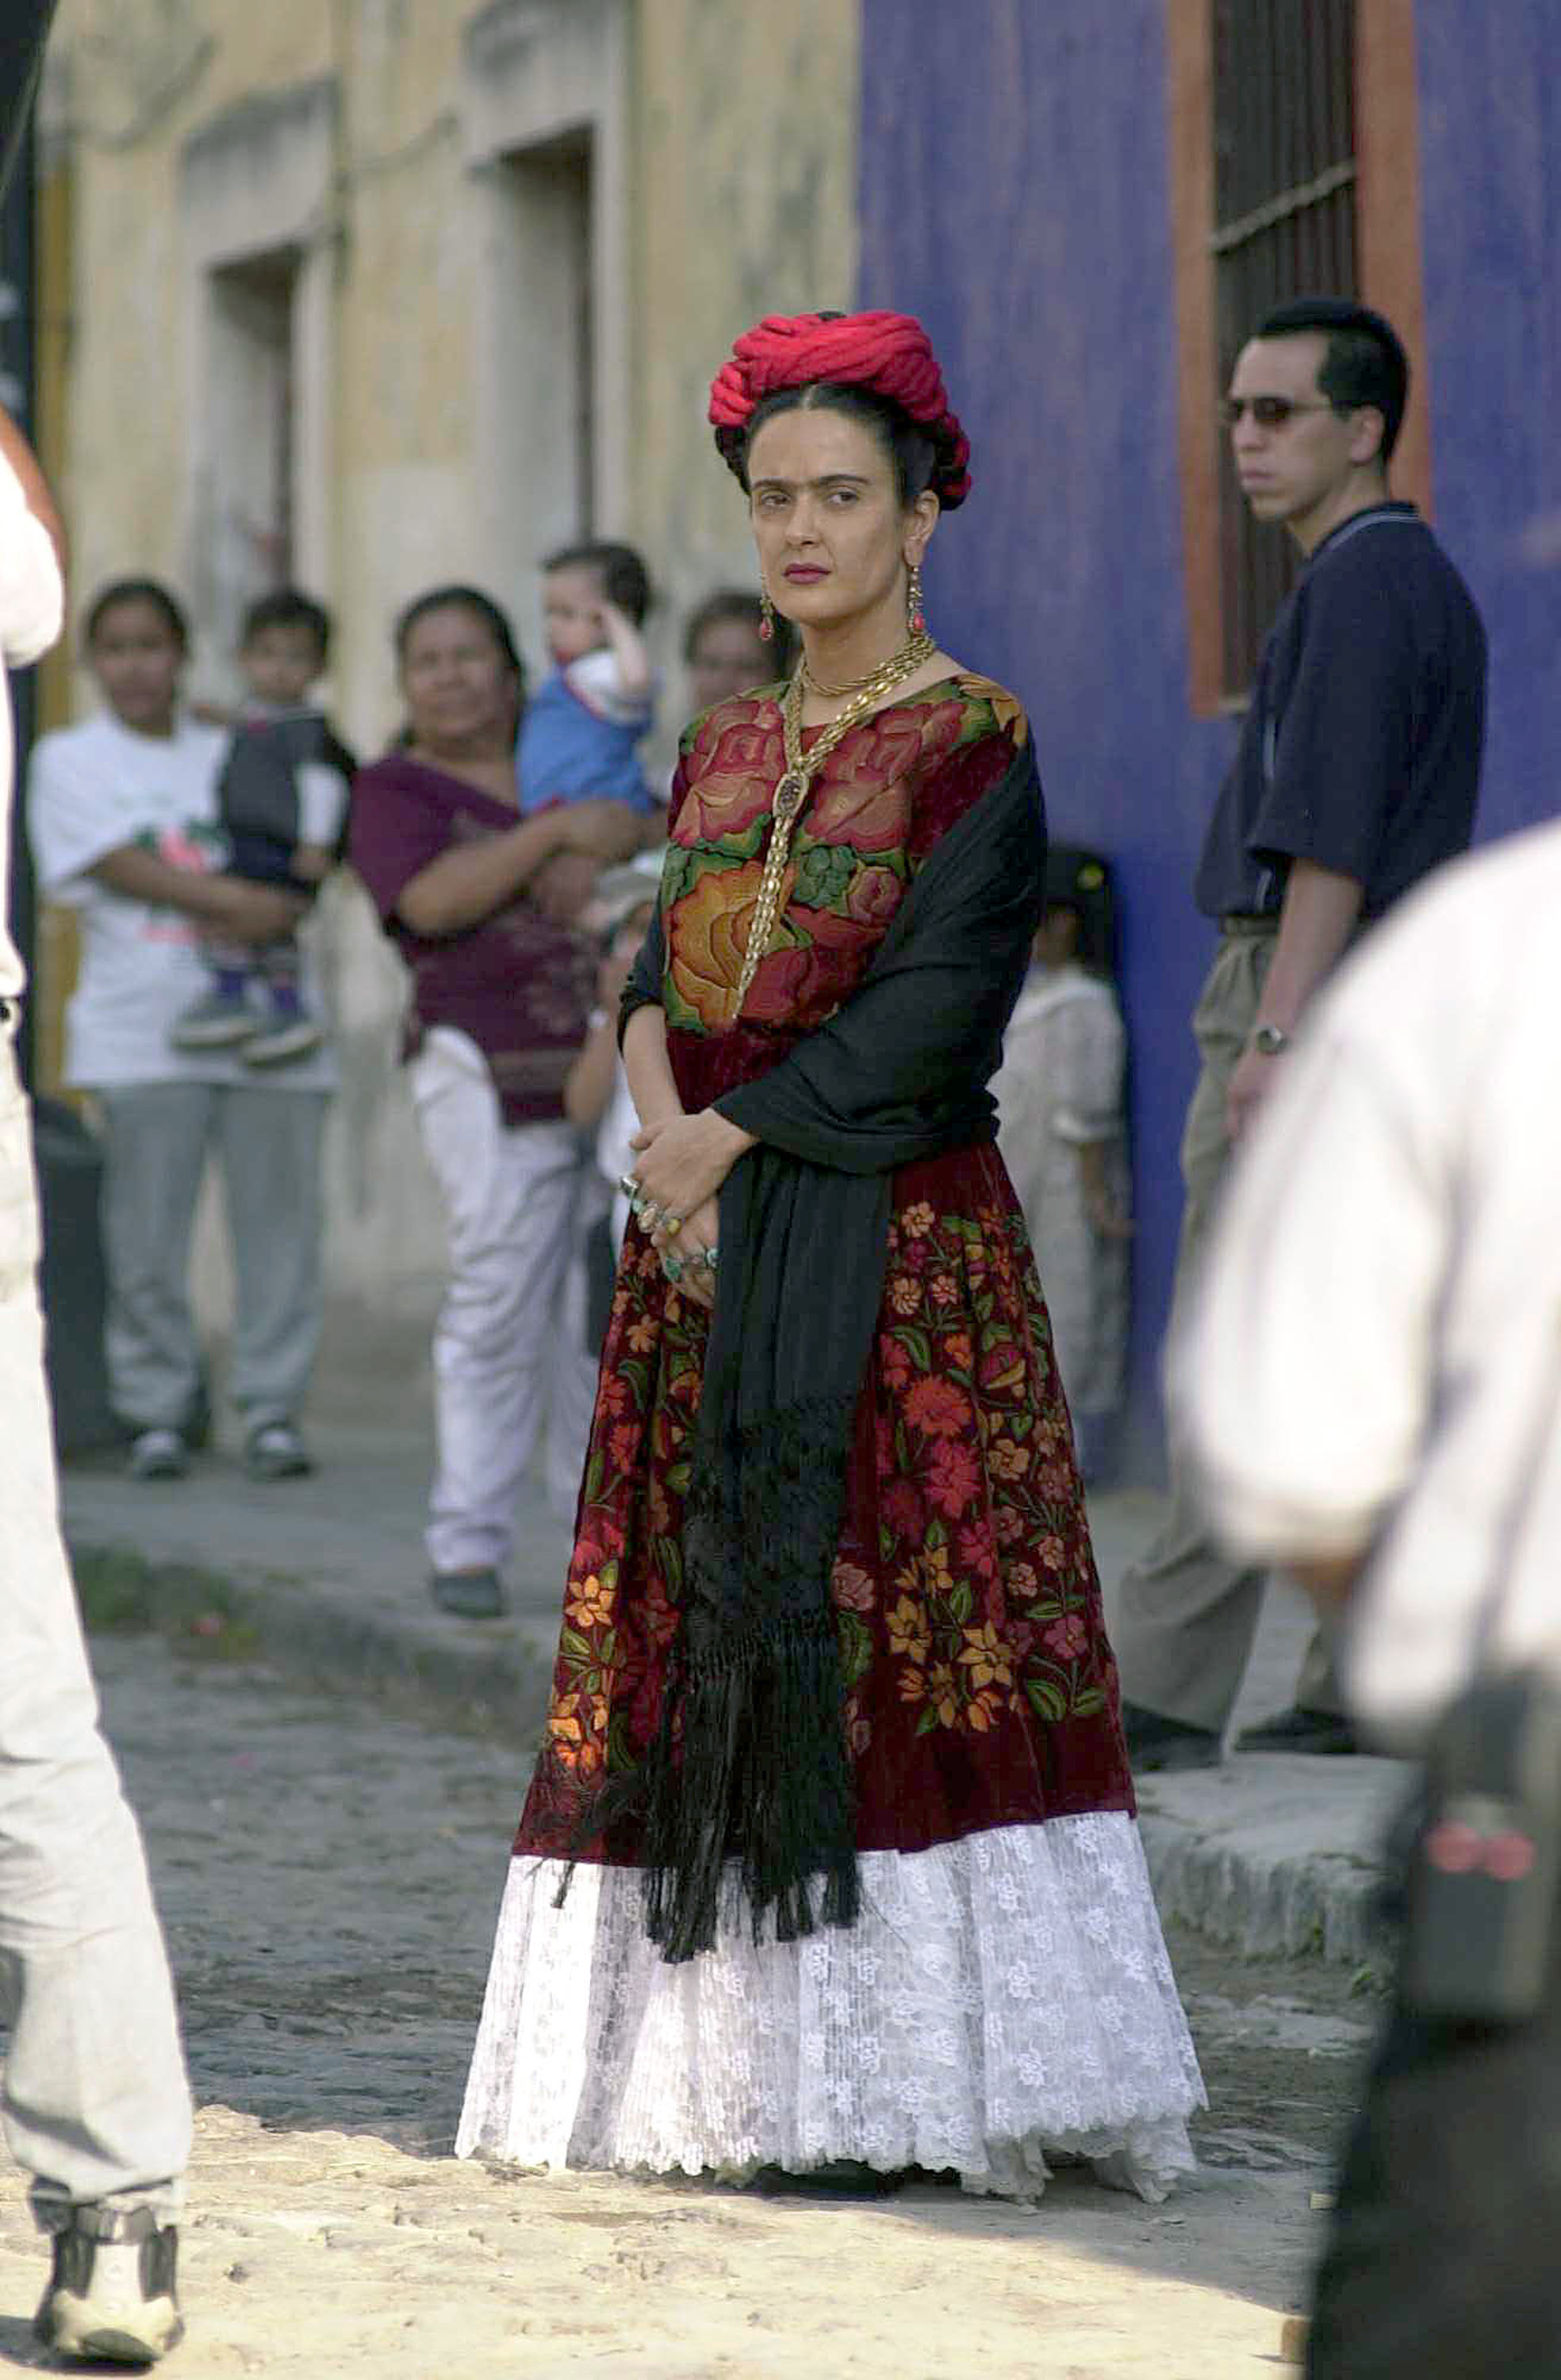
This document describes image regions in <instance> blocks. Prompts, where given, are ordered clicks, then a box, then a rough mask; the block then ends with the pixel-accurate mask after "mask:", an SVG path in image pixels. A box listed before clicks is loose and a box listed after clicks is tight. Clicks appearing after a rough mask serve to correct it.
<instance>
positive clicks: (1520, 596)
mask: <svg viewBox="0 0 1561 2380" xmlns="http://www.w3.org/2000/svg"><path fill="white" fill-rule="evenodd" d="M1416 44H1417V49H1418V53H1419V71H1420V119H1421V120H1420V171H1421V207H1422V225H1423V230H1422V253H1423V259H1424V266H1423V270H1424V285H1425V307H1426V335H1427V342H1428V345H1429V346H1430V349H1431V358H1430V364H1431V379H1430V394H1431V430H1432V486H1433V500H1434V505H1435V512H1436V526H1437V528H1438V530H1439V532H1440V534H1441V535H1442V536H1443V538H1444V539H1445V540H1446V543H1447V544H1448V546H1449V547H1450V548H1451V550H1452V552H1453V553H1454V554H1455V555H1456V556H1457V558H1458V563H1459V565H1460V567H1461V568H1462V569H1463V570H1464V572H1465V573H1466V575H1467V576H1468V577H1469V580H1470V585H1471V586H1472V587H1473V589H1474V592H1475V594H1476V596H1477V598H1478V600H1479V602H1480V606H1481V609H1482V612H1483V613H1484V615H1485V625H1486V627H1487V628H1488V630H1489V631H1490V638H1491V730H1490V741H1489V745H1488V747H1487V752H1486V763H1485V780H1484V789H1483V795H1482V805H1481V810H1482V815H1481V832H1482V834H1496V833H1507V832H1510V830H1511V829H1512V828H1514V827H1518V826H1526V825H1530V824H1531V823H1532V822H1533V821H1534V820H1538V819H1542V818H1548V817H1550V816H1552V815H1553V814H1554V813H1555V811H1557V810H1558V809H1561V277H1558V276H1561V0H1498V5H1494V6H1493V5H1492V0H1420V6H1419V8H1418V10H1417V12H1416Z"/></svg>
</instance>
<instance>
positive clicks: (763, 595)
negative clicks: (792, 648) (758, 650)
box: [759, 587, 775, 645]
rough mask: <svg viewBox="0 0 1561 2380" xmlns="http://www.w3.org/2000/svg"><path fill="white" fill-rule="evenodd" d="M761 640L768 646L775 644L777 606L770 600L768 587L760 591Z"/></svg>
mask: <svg viewBox="0 0 1561 2380" xmlns="http://www.w3.org/2000/svg"><path fill="white" fill-rule="evenodd" d="M759 639H760V642H761V643H763V644H767V645H772V644H773V643H774V642H775V606H774V604H773V603H772V602H771V601H770V600H769V589H768V587H765V588H762V589H760V590H759Z"/></svg>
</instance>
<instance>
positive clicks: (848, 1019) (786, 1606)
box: [607, 740, 1046, 1961]
mask: <svg viewBox="0 0 1561 2380" xmlns="http://www.w3.org/2000/svg"><path fill="white" fill-rule="evenodd" d="M1045 863H1046V822H1045V812H1044V809H1043V807H1042V800H1041V787H1040V780H1039V777H1038V775H1037V773H1036V769H1035V757H1034V753H1033V751H1032V749H1031V747H1030V746H1029V743H1028V740H1026V743H1025V747H1024V748H1023V750H1022V751H1021V752H1019V753H1017V754H1016V755H1015V757H1014V759H1013V760H1012V762H1011V764H1010V767H1009V769H1008V770H1007V771H1006V772H1005V774H1004V775H1003V777H1002V778H1001V779H1000V780H999V782H998V783H997V784H995V785H994V786H992V787H991V788H990V790H989V791H988V792H987V793H986V794H985V795H982V797H981V798H980V799H979V800H978V801H977V802H976V803H975V804H974V807H972V808H971V809H970V810H969V811H968V812H967V813H966V815H965V816H964V817H963V818H962V820H960V821H959V823H958V824H957V825H955V826H953V827H951V828H950V830H949V832H947V833H946V834H945V835H944V836H943V837H942V839H941V840H940V841H939V842H938V844H936V845H935V846H934V848H933V850H932V852H931V853H930V854H929V855H928V856H927V858H926V860H925V861H924V863H923V865H922V868H921V870H920V872H919V874H918V875H917V877H916V879H915V880H914V884H913V885H912V886H911V888H910V890H909V892H907V893H906V894H905V897H904V899H903V900H902V903H901V905H900V908H899V910H898V911H897V913H896V915H895V917H894V918H893V920H892V922H891V924H890V926H889V931H888V932H887V934H886V935H885V937H884V940H883V942H882V944H881V946H880V948H879V950H878V952H877V956H876V957H875V959H874V960H873V963H872V965H871V966H870V967H869V968H868V970H867V972H866V974H865V976H864V977H863V979H862V982H861V984H860V985H859V987H858V988H857V990H856V991H855V992H854V993H853V995H852V997H851V998H850V999H849V1000H848V1001H847V1002H845V1003H844V1005H843V1006H842V1007H841V1008H840V1009H839V1010H838V1011H837V1012H836V1014H834V1015H833V1016H832V1017H831V1018H830V1019H829V1021H828V1023H827V1024H825V1025H822V1026H819V1027H818V1028H817V1030H816V1031H814V1032H812V1033H810V1034H809V1035H808V1036H807V1038H806V1039H805V1040H803V1041H800V1042H798V1043H797V1044H796V1045H795V1046H794V1047H793V1049H792V1050H790V1051H789V1052H788V1054H787V1055H786V1056H785V1057H784V1058H782V1059H781V1060H780V1062H779V1063H778V1064H777V1065H775V1066H774V1067H773V1068H772V1069H771V1070H770V1072H769V1073H768V1074H767V1075H762V1076H760V1077H759V1079H758V1080H757V1081H756V1082H751V1083H745V1084H744V1085H743V1086H742V1087H740V1088H739V1089H737V1090H734V1091H729V1092H727V1093H726V1094H725V1095H724V1096H723V1097H722V1098H720V1099H718V1100H717V1101H716V1105H717V1107H718V1109H719V1110H720V1112H721V1114H723V1115H725V1116H727V1117H729V1118H730V1119H731V1121H732V1123H736V1124H740V1125H741V1126H742V1128H743V1129H744V1131H745V1132H749V1133H752V1134H753V1135H755V1136H756V1139H757V1140H758V1142H759V1143H760V1146H759V1147H756V1148H753V1149H750V1150H749V1151H748V1153H747V1154H746V1155H745V1156H744V1157H743V1158H741V1159H740V1160H738V1162H737V1164H736V1165H735V1166H733V1168H732V1172H731V1173H730V1174H729V1175H728V1177H727V1180H726V1183H725V1184H724V1186H723V1188H722V1190H721V1193H720V1276H719V1286H718V1291H717V1296H716V1303H715V1312H714V1316H713V1318H712V1321H711V1327H710V1339H709V1351H708V1358H707V1362H706V1368H705V1384H704V1392H703V1396H702V1400H701V1403H700V1409H699V1419H698V1426H697V1429H696V1442H695V1453H694V1466H693V1476H692V1480H691V1483H690V1487H689V1493H688V1501H687V1507H686V1512H685V1516H684V1543H683V1552H684V1599H683V1608H682V1618H681V1625H680V1628H679V1632H678V1635H677V1638H676V1640H675V1643H674V1645H673V1646H672V1657H671V1663H670V1669H669V1675H668V1681H667V1691H666V1697H665V1701H664V1704H663V1707H662V1715H661V1724H660V1729H659V1734H658V1736H657V1739H656V1741H655V1743H653V1744H652V1745H651V1747H650V1750H649V1752H648V1754H647V1757H646V1761H645V1764H644V1766H643V1767H642V1768H640V1769H639V1770H637V1771H636V1772H635V1776H634V1778H633V1779H626V1780H624V1785H625V1788H626V1790H623V1791H613V1790H612V1789H610V1791H609V1795H608V1797H607V1798H608V1799H610V1800H612V1801H614V1802H616V1803H617V1805H618V1811H619V1812H621V1811H623V1810H624V1809H626V1808H633V1809H634V1810H635V1813H636V1814H637V1815H639V1816H640V1817H641V1819H642V1820H643V1824H644V1829H645V1836H644V1842H645V1848H644V1854H643V1856H644V1860H645V1864H646V1867H647V1886H646V1924H647V1932H648V1934H649V1936H650V1938H651V1939H652V1940H653V1941H655V1942H658V1943H659V1944H660V1945H661V1948H662V1954H663V1956H664V1957H665V1958H666V1959H668V1960H669V1961H677V1960H683V1959H688V1958H692V1957H694V1956H695V1955H696V1953H697V1952H699V1951H701V1950H705V1949H710V1948H712V1947H713V1945H714V1943H715V1939H716V1931H717V1921H718V1915H719V1913H720V1902H721V1893H722V1883H723V1877H724V1876H726V1875H727V1863H728V1862H734V1863H736V1865H735V1867H734V1869H733V1870H732V1876H731V1879H730V1880H731V1881H732V1883H735V1884H736V1885H737V1886H738V1887H739V1888H740V1890H741V1895H742V1898H743V1900H744V1901H745V1902H746V1904H747V1907H748V1910H749V1912H750V1913H751V1916H752V1921H753V1925H754V1930H755V1934H756V1936H757V1934H758V1933H759V1931H760V1929H761V1925H762V1922H763V1920H764V1918H765V1916H766V1913H768V1912H769V1911H771V1910H773V1912H774V1920H775V1931H776V1934H777V1936H778V1937H779V1938H780V1940H782V1941H788V1940H791V1939H793V1938H794V1937H796V1936H798V1935H802V1934H810V1933H812V1932H813V1930H814V1928H815V1926H816V1925H817V1923H818V1922H819V1920H820V1919H821V1920H822V1922H823V1923H824V1924H826V1925H851V1924H852V1923H853V1920H854V1918H855V1916H856V1913H857V1907H858V1899H859V1892H858V1879H857V1868H856V1849H855V1829H854V1815H855V1814H854V1807H853V1779H852V1772H851V1765H850V1759H849V1756H848V1754H847V1750H846V1745H845V1738H844V1730H843V1727H842V1724H841V1706H842V1703H843V1700H844V1688H843V1685H842V1682H841V1670H840V1661H839V1651H838V1644H837V1638H836V1632H835V1620H834V1610H833V1606H832V1602H831V1599H830V1592H829V1579H830V1573H831V1570H832V1567H833V1563H834V1558H835V1551H836V1545H837V1541H838V1537H839V1533H840V1524H841V1514H842V1512H843V1508H844V1500H845V1482H846V1469H847V1462H848V1456H849V1449H850V1444H851V1437H852V1431H853V1423H854V1416H855V1410H856V1403H857V1398H858V1395H859V1393H860V1390H861V1384H862V1378H863V1374H864V1371H865V1367H866V1363H867V1358H868V1354H869V1353H870V1350H871V1346H872V1340H873V1331H874V1328H875V1325H876V1322H877V1312H878V1305H879V1301H880V1298H881V1296H882V1292H883V1279H884V1269H885V1258H886V1248H887V1242H888V1232H889V1207H890V1192H891V1177H892V1175H893V1173H894V1172H895V1170H896V1169H897V1168H898V1167H900V1166H903V1165H909V1164H913V1163H914V1162H915V1161H916V1160H918V1159H921V1158H926V1157H932V1156H936V1155H938V1153H939V1152H940V1151H942V1150H944V1149H949V1148H956V1147H962V1146H964V1145H966V1144H967V1143H969V1142H972V1141H980V1140H986V1139H989V1138H990V1137H991V1136H992V1134H993V1131H994V1129H995V1110H994V1107H993V1102H992V1099H991V1096H990V1094H989V1093H988V1091H987V1089H986V1084H987V1082H988V1081H989V1080H990V1078H991V1076H992V1075H993V1074H994V1073H995V1072H996V1071H997V1067H998V1062H999V1060H1000V1057H1001V1053H1002V1034H1003V1028H1004V1026H1006V1024H1007V1023H1008V1019H1009V1016H1010V1014H1011V1012H1012V1009H1013V1004H1014V1002H1015V1001H1016V999H1017V998H1018V995H1019V991H1020V988H1021V985H1022V984H1023V979H1024V973H1025V968H1026V965H1027V963H1028V959H1029V953H1030V944H1031V940H1032V937H1033V935H1034V933H1035V926H1036V922H1037V920H1038V918H1039V916H1040V912H1041V908H1042V904H1043V890H1044V874H1045ZM664 965H665V944H664V941H663V937H662V931H661V925H660V920H659V918H658V919H657V920H656V922H655V923H654V924H653V925H652V927H651V930H650V933H649V934H648V936H647V940H646V944H645V947H644V949H643V950H642V951H641V953H640V956H639V960H638V962H637V963H636V965H635V972H634V975H633V977H631V980H630V982H629V985H628V988H627V990H625V992H624V995H623V1021H624V1022H625V1023H626V1022H627V1020H628V1018H629V1016H630V1015H632V1014H633V1013H634V1011H635V1009H636V1008H639V1007H643V1006H646V1005H647V1004H659V1002H660V999H661V985H662V972H663V968H664ZM612 1815H617V1813H616V1812H615V1813H613V1814H612ZM820 1884H821V1886H822V1896H821V1900H819V1901H818V1902H817V1906H816V1887H817V1886H818V1885H820Z"/></svg>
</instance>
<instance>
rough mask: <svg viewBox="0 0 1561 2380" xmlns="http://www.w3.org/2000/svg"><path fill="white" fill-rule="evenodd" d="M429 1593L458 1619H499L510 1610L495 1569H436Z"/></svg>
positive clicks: (431, 1579)
mask: <svg viewBox="0 0 1561 2380" xmlns="http://www.w3.org/2000/svg"><path fill="white" fill-rule="evenodd" d="M429 1593H430V1595H431V1596H432V1597H433V1599H434V1601H435V1602H436V1603H437V1604H438V1606H439V1608H440V1609H441V1611H452V1612H454V1615H455V1617H456V1619H457V1620H498V1619H500V1618H502V1615H503V1613H504V1612H505V1611H506V1610H507V1609H508V1608H509V1607H508V1604H507V1603H506V1601H505V1597H504V1590H503V1587H502V1584H501V1583H500V1578H499V1573H498V1572H497V1571H496V1570H436V1571H435V1573H434V1574H433V1576H432V1577H431V1578H430V1581H429Z"/></svg>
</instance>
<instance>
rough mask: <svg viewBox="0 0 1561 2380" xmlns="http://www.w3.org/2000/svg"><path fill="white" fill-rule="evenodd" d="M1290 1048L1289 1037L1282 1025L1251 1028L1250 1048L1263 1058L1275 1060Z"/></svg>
mask: <svg viewBox="0 0 1561 2380" xmlns="http://www.w3.org/2000/svg"><path fill="white" fill-rule="evenodd" d="M1289 1046H1290V1037H1289V1034H1288V1033H1287V1032H1286V1031H1285V1028H1284V1026H1282V1025H1255V1026H1253V1027H1252V1048H1253V1049H1254V1050H1256V1051H1257V1053H1258V1055H1259V1056H1260V1057H1263V1058H1277V1057H1278V1056H1279V1055H1280V1053H1281V1052H1282V1051H1283V1050H1288V1049H1289Z"/></svg>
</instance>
